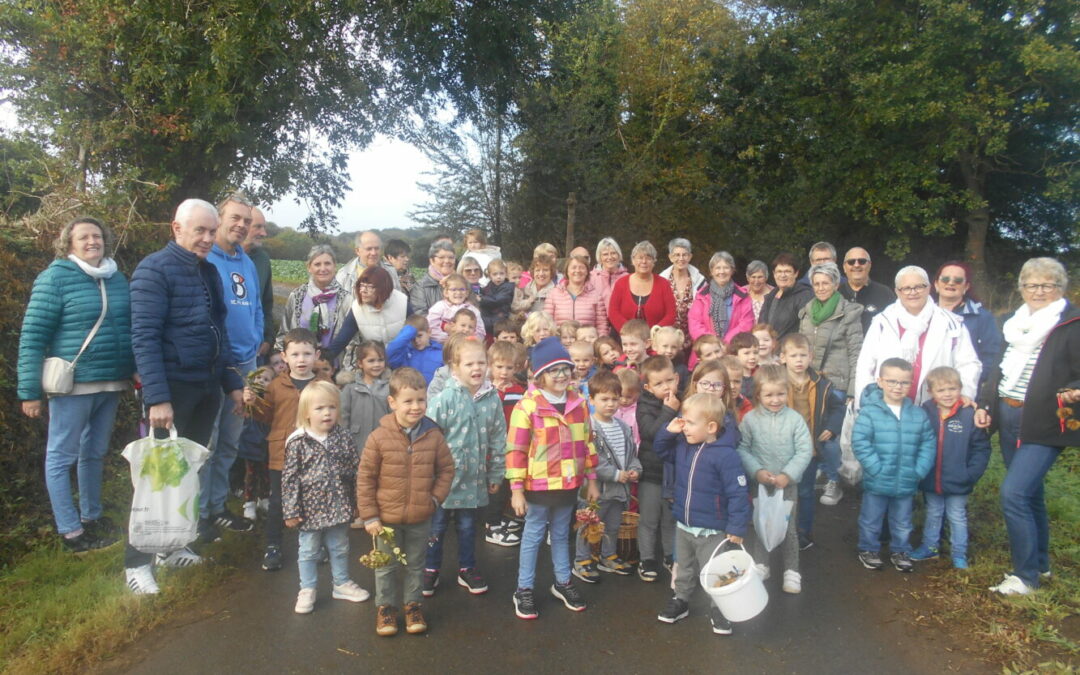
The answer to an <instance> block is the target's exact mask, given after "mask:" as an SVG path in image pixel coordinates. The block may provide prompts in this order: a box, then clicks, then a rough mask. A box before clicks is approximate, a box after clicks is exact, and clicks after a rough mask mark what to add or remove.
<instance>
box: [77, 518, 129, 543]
mask: <svg viewBox="0 0 1080 675" xmlns="http://www.w3.org/2000/svg"><path fill="white" fill-rule="evenodd" d="M82 526H83V530H84V531H86V532H87V533H89V535H90V538H91V539H93V540H95V541H97V542H98V544H99V545H98V546H97V547H96V548H108V547H109V546H112V545H113V544H115V543H117V542H119V541H120V537H121V535H122V534H123V533H122V532H120V528H118V527H116V525H114V524H113V521H112V519H110V518H109V517H108V516H102V517H100V518H98V519H97V520H86V521H83V524H82Z"/></svg>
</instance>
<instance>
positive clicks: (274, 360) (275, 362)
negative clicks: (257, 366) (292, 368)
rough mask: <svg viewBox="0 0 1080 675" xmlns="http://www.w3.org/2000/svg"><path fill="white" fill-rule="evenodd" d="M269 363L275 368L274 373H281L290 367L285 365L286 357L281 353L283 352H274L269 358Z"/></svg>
mask: <svg viewBox="0 0 1080 675" xmlns="http://www.w3.org/2000/svg"><path fill="white" fill-rule="evenodd" d="M267 365H269V366H270V367H271V368H273V369H274V375H280V374H282V373H284V372H285V371H286V370H288V369H289V367H288V366H287V365H285V357H283V356H282V355H281V352H274V353H272V354H271V355H270V358H269V359H268V363H267Z"/></svg>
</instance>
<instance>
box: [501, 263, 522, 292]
mask: <svg viewBox="0 0 1080 675" xmlns="http://www.w3.org/2000/svg"><path fill="white" fill-rule="evenodd" d="M524 271H525V270H524V269H523V268H522V267H521V263H516V262H513V261H511V260H508V261H507V262H506V280H507V281H509V282H510V283H512V284H513V285H514V287H515V288H516V287H517V286H519V285H520V284H521V275H522V273H523V272H524Z"/></svg>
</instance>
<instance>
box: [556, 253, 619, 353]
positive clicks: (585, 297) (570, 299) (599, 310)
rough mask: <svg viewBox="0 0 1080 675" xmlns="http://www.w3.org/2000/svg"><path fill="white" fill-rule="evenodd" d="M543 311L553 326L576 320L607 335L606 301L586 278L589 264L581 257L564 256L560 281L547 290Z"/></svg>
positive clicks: (587, 277)
mask: <svg viewBox="0 0 1080 675" xmlns="http://www.w3.org/2000/svg"><path fill="white" fill-rule="evenodd" d="M544 311H545V312H547V314H548V315H549V316H551V317H552V318H554V319H555V325H556V326H557V325H559V324H561V323H562V322H564V321H571V320H573V321H577V322H579V323H580V324H581V325H582V326H595V327H596V332H597V333H598V334H599V335H607V333H608V320H607V303H605V302H604V296H603V293H602V292H601V291H600V289H598V288H596V287H595V286H593V284H592V282H591V281H589V264H588V263H587V262H585V259H584V258H574V257H571V258H567V259H566V265H565V267H564V268H563V280H562V281H560V282H559V283H558V285H556V286H555V288H553V289H551V292H549V293H548V296H547V299H546V300H545V301H544Z"/></svg>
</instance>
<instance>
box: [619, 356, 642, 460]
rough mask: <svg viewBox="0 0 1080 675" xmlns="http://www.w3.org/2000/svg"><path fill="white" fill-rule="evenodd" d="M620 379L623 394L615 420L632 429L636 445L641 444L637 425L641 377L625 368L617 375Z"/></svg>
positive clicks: (634, 371)
mask: <svg viewBox="0 0 1080 675" xmlns="http://www.w3.org/2000/svg"><path fill="white" fill-rule="evenodd" d="M615 375H616V376H617V377H618V378H619V385H620V386H621V387H622V394H620V395H619V409H618V410H616V411H615V419H617V420H619V421H620V422H623V423H625V424H626V426H628V427H630V432H631V433H632V434H633V435H634V444H635V445H640V444H641V435H640V434H639V433H638V425H637V402H638V398H640V396H641V376H640V375H638V372H637V371H636V370H630V369H629V368H623V369H622V370H620V371H618V372H616V373H615Z"/></svg>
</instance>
